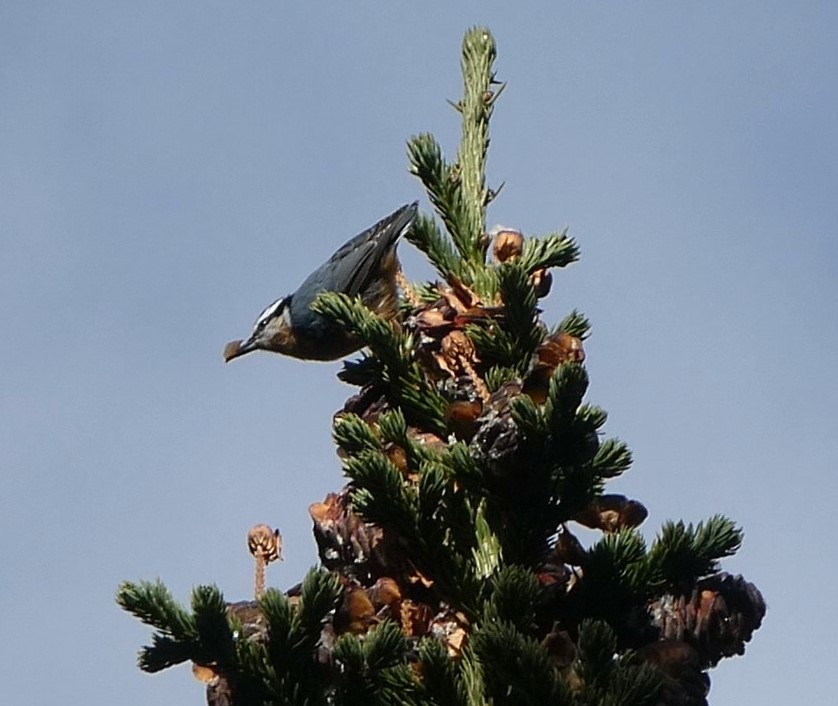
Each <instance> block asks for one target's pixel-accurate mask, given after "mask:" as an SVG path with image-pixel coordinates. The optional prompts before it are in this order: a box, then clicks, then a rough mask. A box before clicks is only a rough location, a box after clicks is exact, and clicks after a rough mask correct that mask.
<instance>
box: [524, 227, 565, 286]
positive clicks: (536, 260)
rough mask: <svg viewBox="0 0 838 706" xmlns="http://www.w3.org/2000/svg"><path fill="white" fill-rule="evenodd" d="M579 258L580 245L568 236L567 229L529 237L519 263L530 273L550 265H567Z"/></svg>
mask: <svg viewBox="0 0 838 706" xmlns="http://www.w3.org/2000/svg"><path fill="white" fill-rule="evenodd" d="M578 259H579V246H578V245H577V244H576V241H575V240H574V239H573V238H570V237H568V235H567V229H566V228H565V230H563V231H562V232H561V233H551V234H550V235H546V236H544V237H541V238H527V239H526V240H525V241H524V249H523V252H522V253H521V257H520V258H519V259H518V262H519V264H520V265H521V267H523V269H524V271H525V272H526V273H527V274H528V275H530V274H532V273H533V272H535V271H536V270H540V269H544V268H550V267H567V265H570V264H571V263H573V262H576V261H577V260H578Z"/></svg>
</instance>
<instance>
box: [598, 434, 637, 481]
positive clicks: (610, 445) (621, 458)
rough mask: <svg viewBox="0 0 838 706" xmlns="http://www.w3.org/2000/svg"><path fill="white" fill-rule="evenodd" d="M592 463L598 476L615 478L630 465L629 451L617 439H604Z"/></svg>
mask: <svg viewBox="0 0 838 706" xmlns="http://www.w3.org/2000/svg"><path fill="white" fill-rule="evenodd" d="M593 464H594V472H595V473H596V475H597V476H598V477H599V478H616V477H617V476H619V475H621V474H623V473H625V472H626V471H627V470H628V469H629V468H630V467H631V464H632V455H631V451H630V450H629V448H628V446H627V445H626V444H625V442H623V441H620V440H619V439H606V440H605V441H603V442H602V443H601V444H600V445H599V448H598V449H597V452H596V456H594V460H593Z"/></svg>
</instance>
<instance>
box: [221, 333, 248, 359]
mask: <svg viewBox="0 0 838 706" xmlns="http://www.w3.org/2000/svg"><path fill="white" fill-rule="evenodd" d="M255 350H256V345H255V343H254V342H253V338H252V337H251V338H248V339H247V340H246V341H230V342H229V343H228V344H227V345H226V346H224V362H225V363H229V362H230V361H231V360H233V358H238V357H239V356H243V355H244V354H245V353H250V352H251V351H255Z"/></svg>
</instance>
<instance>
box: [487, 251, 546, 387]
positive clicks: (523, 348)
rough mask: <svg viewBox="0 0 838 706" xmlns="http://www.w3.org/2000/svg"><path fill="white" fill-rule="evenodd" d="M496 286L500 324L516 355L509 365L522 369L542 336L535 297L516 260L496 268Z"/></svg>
mask: <svg viewBox="0 0 838 706" xmlns="http://www.w3.org/2000/svg"><path fill="white" fill-rule="evenodd" d="M497 271H498V286H499V289H500V294H501V297H502V298H503V303H504V308H505V311H504V318H503V327H504V329H505V330H506V331H507V332H508V333H509V334H510V335H511V337H512V345H513V347H514V350H515V353H516V359H515V360H514V361H510V363H511V367H514V368H515V369H516V370H519V371H520V372H521V373H523V372H525V371H526V370H527V368H528V367H529V364H530V359H531V358H532V354H533V353H534V352H535V349H536V348H538V346H539V344H540V343H541V342H542V341H543V340H544V336H545V335H546V331H545V329H544V328H543V327H542V326H541V325H540V323H539V320H538V299H537V297H536V296H535V290H534V289H533V286H532V282H530V279H529V277H528V276H527V273H526V272H525V270H524V268H523V267H522V266H521V265H520V264H519V263H518V262H512V263H508V264H503V265H501V266H500V267H499V268H498V270H497Z"/></svg>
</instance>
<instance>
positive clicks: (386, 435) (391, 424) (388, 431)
mask: <svg viewBox="0 0 838 706" xmlns="http://www.w3.org/2000/svg"><path fill="white" fill-rule="evenodd" d="M378 428H379V430H380V431H381V436H382V438H383V439H384V441H389V442H390V443H393V444H398V445H399V446H401V447H402V448H405V447H406V446H407V445H408V443H409V438H408V435H407V420H406V419H405V418H404V414H402V412H401V410H399V409H393V410H390V411H388V412H385V413H384V414H382V415H381V416H380V417H379V418H378Z"/></svg>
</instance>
